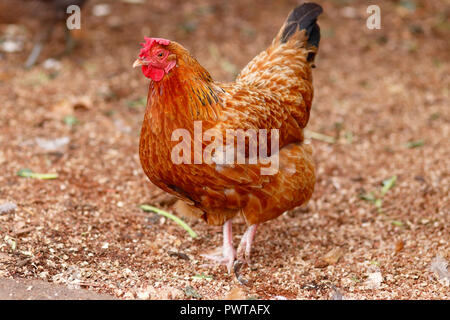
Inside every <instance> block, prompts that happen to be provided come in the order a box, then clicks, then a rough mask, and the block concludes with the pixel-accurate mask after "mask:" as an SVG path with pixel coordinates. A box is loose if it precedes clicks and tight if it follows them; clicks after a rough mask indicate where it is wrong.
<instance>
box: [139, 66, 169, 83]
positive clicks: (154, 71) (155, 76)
mask: <svg viewBox="0 0 450 320" xmlns="http://www.w3.org/2000/svg"><path fill="white" fill-rule="evenodd" d="M142 73H143V74H144V76H146V77H147V78H150V79H152V80H153V81H160V80H161V79H162V78H163V77H164V70H163V69H158V68H155V67H149V66H142Z"/></svg>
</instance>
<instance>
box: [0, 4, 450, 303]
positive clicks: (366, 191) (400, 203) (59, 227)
mask: <svg viewBox="0 0 450 320" xmlns="http://www.w3.org/2000/svg"><path fill="white" fill-rule="evenodd" d="M318 2H319V3H320V4H321V5H322V6H323V8H324V14H323V15H322V16H321V17H320V19H319V23H320V26H321V30H322V39H321V45H320V50H319V53H318V56H317V60H316V64H317V68H316V69H314V86H315V98H314V102H313V107H312V113H311V118H310V123H309V125H308V129H309V130H311V131H313V132H317V133H321V134H324V135H327V136H330V137H332V138H334V140H335V143H330V141H329V142H327V141H323V140H320V139H312V141H311V143H312V145H313V146H314V149H315V151H314V157H315V161H316V165H317V184H316V189H315V192H314V195H313V198H312V199H311V201H310V202H309V204H308V205H307V206H306V207H305V208H302V209H296V210H292V211H291V212H288V213H286V214H284V215H282V216H281V217H279V218H278V219H276V220H274V221H270V222H268V223H265V224H263V225H262V226H261V227H260V229H259V230H258V232H257V234H256V238H255V243H254V251H253V256H252V260H253V267H252V269H249V268H245V269H244V274H245V277H246V278H248V279H249V280H251V282H252V285H251V286H248V287H245V286H241V285H240V284H239V283H238V282H237V281H236V280H235V279H234V277H233V276H232V275H229V274H227V272H226V269H225V267H224V266H210V265H207V263H208V261H206V260H205V259H204V258H202V257H201V256H200V254H201V253H204V252H206V251H209V250H211V249H213V248H215V247H218V246H220V245H221V243H222V235H221V228H219V227H212V226H208V225H206V224H205V223H204V222H203V221H200V220H191V219H187V218H185V220H186V222H187V223H188V224H189V225H190V226H191V227H192V228H193V229H194V230H195V231H196V232H197V233H198V235H199V237H198V238H196V239H192V238H191V237H190V236H189V235H188V233H187V232H185V230H183V229H182V228H180V226H179V225H177V224H175V223H174V222H173V221H171V220H168V219H166V218H162V217H160V216H158V215H157V214H154V213H147V212H143V211H141V210H140V209H139V205H140V204H143V203H146V204H152V205H155V206H157V207H160V208H163V209H165V210H167V211H172V212H173V211H174V210H173V199H172V198H170V197H168V196H166V195H164V194H162V193H161V192H160V191H159V190H158V189H157V188H156V187H154V186H152V185H151V183H150V182H149V181H148V179H147V178H146V176H145V175H144V173H143V172H142V170H141V166H140V163H139V157H138V142H139V133H140V126H141V122H142V119H143V114H144V108H145V97H146V94H147V88H148V80H147V79H145V78H144V77H143V76H142V74H141V73H140V72H139V71H138V70H135V69H132V68H131V65H132V63H133V61H134V59H135V58H136V56H137V54H138V50H139V42H141V41H142V39H143V36H154V37H163V38H168V39H172V40H175V41H177V42H180V43H182V44H183V45H185V46H186V47H187V48H188V49H189V50H190V51H191V52H192V53H193V55H194V56H196V57H197V59H198V60H199V62H200V63H201V64H203V65H204V66H205V67H206V68H207V69H208V70H209V71H210V72H211V74H212V75H213V77H214V78H215V79H218V80H221V81H226V80H232V79H233V78H234V76H235V75H236V73H237V72H239V70H240V69H241V68H242V67H243V66H244V65H245V64H246V63H247V62H248V61H249V60H250V59H251V58H253V56H254V55H256V54H257V53H258V52H260V51H261V50H263V49H264V48H265V47H266V46H267V45H268V44H269V43H270V42H271V40H272V38H273V36H274V35H275V34H276V33H277V31H278V28H279V27H280V26H281V24H282V23H283V21H284V19H285V18H286V16H287V14H288V12H289V11H290V10H291V9H292V8H293V7H294V6H295V5H296V4H297V1H290V0H283V1H276V2H275V1H265V0H264V1H258V2H257V4H255V3H256V2H254V1H250V0H240V1H206V0H197V1H189V2H187V1H175V0H174V1H143V3H138V4H132V3H126V2H125V1H111V0H101V1H98V0H92V1H89V2H88V5H87V6H86V7H85V8H84V9H83V19H82V29H81V33H79V34H77V39H78V40H79V42H80V46H78V47H77V48H76V50H75V51H74V52H73V53H72V54H71V55H66V56H62V57H59V56H58V54H59V53H60V52H61V51H63V50H64V33H63V31H62V30H55V34H54V37H53V38H52V40H51V42H50V43H49V44H48V45H47V46H46V47H45V48H44V50H43V52H42V55H41V57H40V60H39V61H38V65H37V66H36V67H34V68H32V69H31V70H25V69H23V68H22V64H23V62H24V61H25V60H26V57H27V54H28V53H29V52H30V50H31V48H32V45H33V43H32V39H33V35H34V34H35V33H34V30H36V28H37V27H38V26H39V20H38V19H36V18H34V19H19V20H18V21H17V22H14V25H13V27H11V25H12V23H13V22H11V21H8V23H6V22H2V21H1V20H0V45H1V43H2V39H3V40H4V39H6V38H5V37H6V36H7V35H8V36H9V37H12V38H14V39H16V38H19V39H24V41H23V48H22V49H21V50H19V51H18V52H15V53H7V52H1V51H0V97H1V101H0V104H1V106H0V172H1V175H0V205H2V204H4V203H6V202H12V203H15V204H17V208H16V209H15V210H10V211H5V212H3V213H0V278H5V279H16V280H19V281H25V280H23V279H26V281H31V280H37V279H40V280H44V281H46V282H50V283H54V284H62V285H65V286H66V287H69V288H75V289H78V288H85V289H88V290H90V291H92V293H99V294H109V295H112V296H114V297H117V298H121V299H134V298H142V299H172V298H173V299H190V298H192V299H198V298H201V299H223V298H242V299H245V298H261V299H277V298H288V299H329V298H339V295H340V294H342V295H343V296H344V298H348V299H449V298H450V289H449V275H448V271H446V270H445V261H449V260H450V244H449V240H450V215H449V213H450V210H449V209H450V195H449V194H450V192H449V186H450V174H449V172H450V147H449V144H448V139H449V134H450V114H449V84H450V81H449V80H450V79H449V74H450V72H449V71H450V68H449V53H450V48H449V42H448V39H449V36H450V32H449V22H448V21H449V20H448V14H449V12H450V7H449V6H448V3H447V2H446V1H418V0H417V1H413V0H409V1H401V2H399V1H379V5H380V7H381V17H382V19H381V24H382V28H381V29H380V30H377V29H374V30H369V29H368V28H367V27H366V19H367V17H368V16H369V15H368V14H367V13H366V8H367V6H368V3H366V2H363V1H350V0H349V1H337V0H335V1H318ZM100 3H106V4H109V6H110V9H111V10H110V11H111V12H110V13H109V14H108V15H106V16H95V15H94V14H93V8H94V5H96V4H100ZM372 3H373V1H372V2H371V4H372ZM22 18H23V17H22ZM11 28H12V29H11ZM50 57H56V59H57V60H56V61H57V62H59V68H46V67H45V64H44V63H43V61H45V60H46V59H48V58H50ZM48 64H49V63H48V62H47V65H48ZM64 137H67V138H68V139H69V140H68V143H67V144H65V145H63V146H62V147H61V148H59V149H57V150H48V149H46V148H45V146H44V145H43V143H42V140H38V141H41V142H38V141H36V138H41V139H59V138H64ZM24 168H28V169H30V170H32V171H33V172H37V173H57V174H58V177H57V179H52V180H41V179H32V178H25V177H21V176H18V175H17V172H18V171H19V170H20V169H24ZM393 176H396V181H395V185H393V186H392V188H390V189H389V190H388V191H387V192H386V193H385V194H384V195H382V192H381V190H382V188H383V184H382V182H383V181H384V180H387V179H389V178H391V177H393ZM371 192H372V194H371ZM377 199H378V200H377ZM237 222H238V223H235V224H234V230H233V231H234V233H235V244H236V245H237V243H238V241H239V238H240V235H241V234H243V232H244V230H245V225H244V223H243V222H242V221H240V220H237ZM173 252H177V253H182V254H184V255H187V257H188V259H186V256H184V255H182V254H181V255H177V254H173ZM436 257H440V258H439V259H441V263H440V268H441V269H440V271H441V272H434V271H433V270H435V269H433V270H432V268H431V266H432V262H433V259H436ZM434 265H435V266H436V263H435V264H434ZM446 272H447V273H446ZM2 281H3V280H2ZM5 281H6V280H5ZM12 290H13V291H14V290H15V289H12Z"/></svg>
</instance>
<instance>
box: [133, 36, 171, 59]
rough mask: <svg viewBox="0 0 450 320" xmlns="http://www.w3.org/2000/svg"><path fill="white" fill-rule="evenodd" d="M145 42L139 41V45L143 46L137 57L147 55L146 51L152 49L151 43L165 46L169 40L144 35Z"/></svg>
mask: <svg viewBox="0 0 450 320" xmlns="http://www.w3.org/2000/svg"><path fill="white" fill-rule="evenodd" d="M144 39H145V42H142V43H141V46H142V47H143V48H142V49H141V52H140V53H139V57H141V58H142V57H144V56H146V55H148V52H149V51H150V50H151V49H152V47H153V45H154V44H155V43H158V44H162V45H164V46H167V45H169V44H170V40H167V39H163V38H148V37H144Z"/></svg>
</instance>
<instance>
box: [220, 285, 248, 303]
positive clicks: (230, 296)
mask: <svg viewBox="0 0 450 320" xmlns="http://www.w3.org/2000/svg"><path fill="white" fill-rule="evenodd" d="M246 298H247V295H246V294H245V292H244V290H242V289H241V288H239V287H235V288H233V289H231V290H230V291H229V292H228V293H227V295H226V296H225V298H223V299H224V300H244V299H246Z"/></svg>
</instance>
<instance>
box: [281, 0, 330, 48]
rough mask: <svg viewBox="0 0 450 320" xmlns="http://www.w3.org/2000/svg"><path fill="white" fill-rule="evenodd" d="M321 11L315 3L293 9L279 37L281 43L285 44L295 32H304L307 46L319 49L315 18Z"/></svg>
mask: <svg viewBox="0 0 450 320" xmlns="http://www.w3.org/2000/svg"><path fill="white" fill-rule="evenodd" d="M322 11H323V9H322V7H321V6H320V5H318V4H316V3H312V2H309V3H304V4H302V5H300V6H298V7H297V8H295V9H294V10H293V11H292V12H291V14H290V15H289V17H288V18H287V21H286V26H285V28H284V30H283V33H282V35H281V42H282V43H285V42H286V41H288V40H289V38H290V37H291V36H292V35H293V34H294V33H295V32H296V31H297V30H299V31H300V30H306V35H307V36H308V44H309V45H310V46H315V47H316V48H318V47H319V42H320V28H319V26H318V25H317V23H316V21H317V17H318V16H319V15H320V14H321V13H322Z"/></svg>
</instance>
